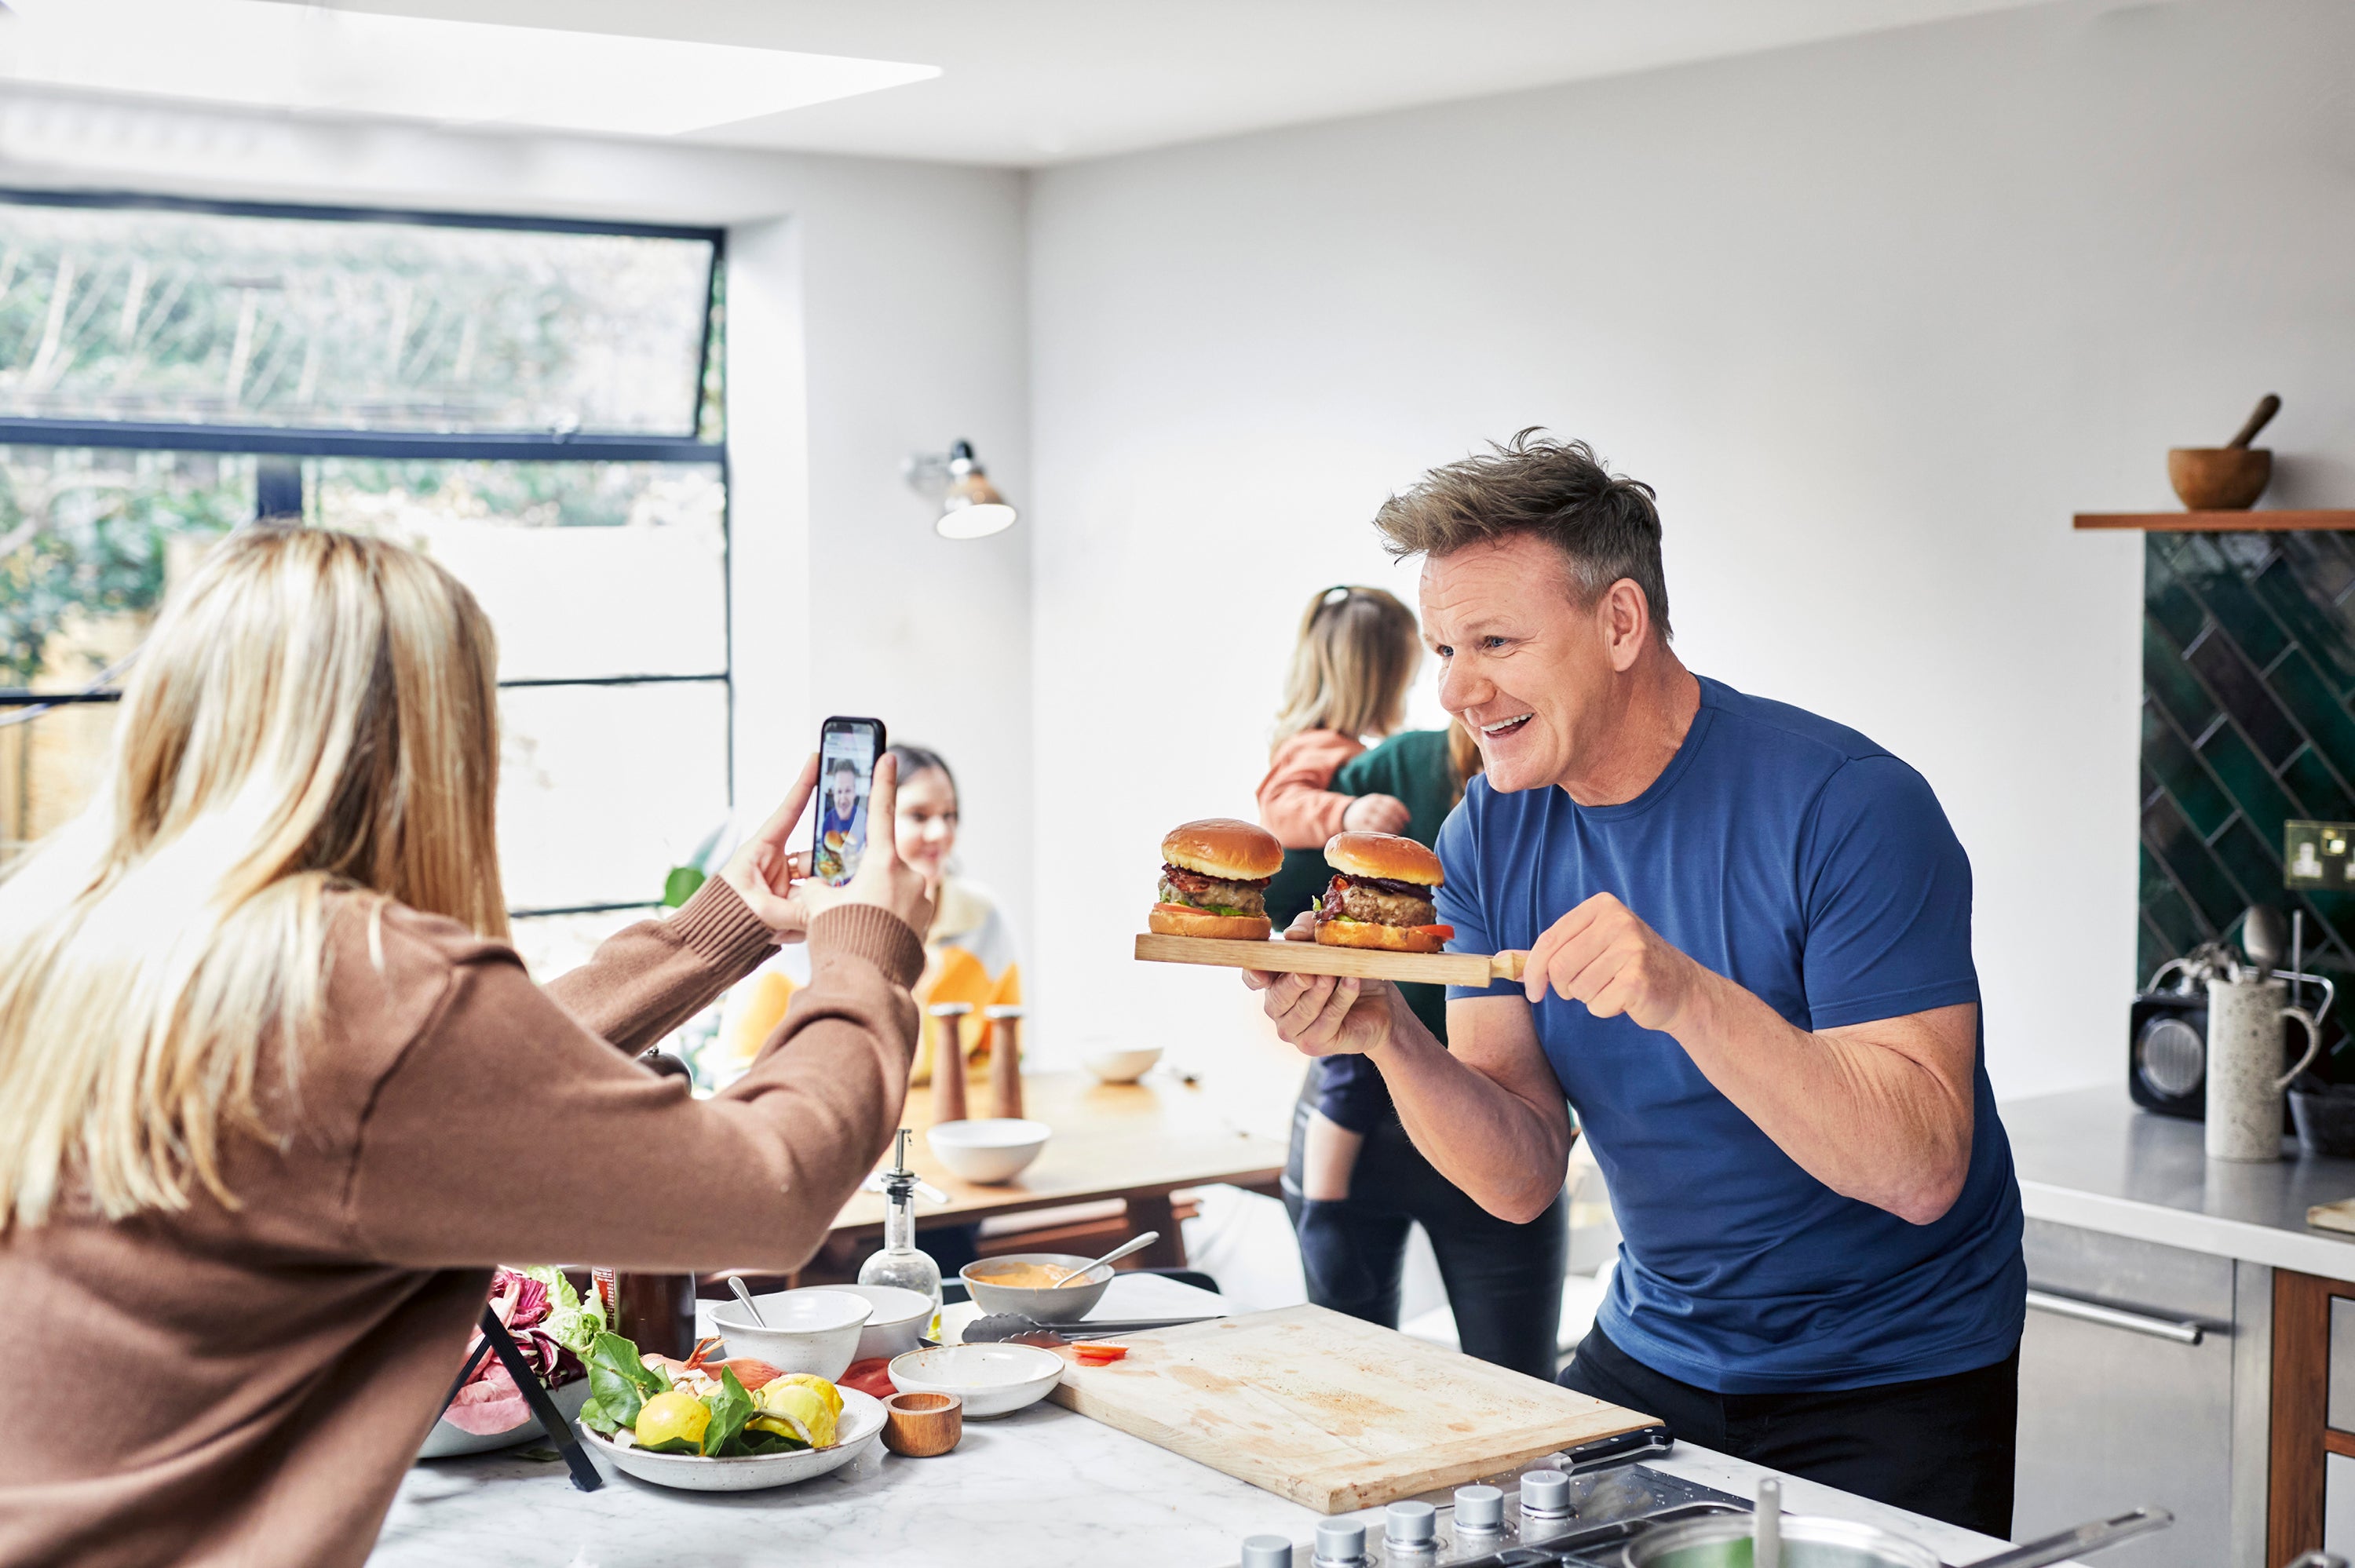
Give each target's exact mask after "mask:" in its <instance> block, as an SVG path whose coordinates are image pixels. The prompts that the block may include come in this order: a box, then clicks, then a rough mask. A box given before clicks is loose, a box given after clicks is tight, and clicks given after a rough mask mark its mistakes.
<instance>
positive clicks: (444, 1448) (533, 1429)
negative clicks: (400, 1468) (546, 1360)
mask: <svg viewBox="0 0 2355 1568" xmlns="http://www.w3.org/2000/svg"><path fill="white" fill-rule="evenodd" d="M548 1397H549V1398H550V1399H552V1400H554V1401H556V1411H557V1414H559V1415H561V1416H563V1417H564V1419H565V1420H566V1421H567V1422H570V1421H572V1420H573V1419H574V1418H575V1417H577V1416H579V1415H580V1414H581V1406H582V1405H584V1404H588V1403H589V1380H588V1379H587V1378H585V1377H577V1378H574V1379H573V1380H572V1381H571V1382H570V1383H559V1384H558V1385H557V1386H556V1387H554V1388H551V1389H549V1391H548ZM547 1435H548V1429H547V1428H546V1427H544V1426H542V1425H540V1424H539V1417H538V1416H537V1415H527V1416H525V1417H524V1418H523V1423H522V1425H517V1426H510V1427H508V1428H507V1429H506V1431H504V1432H490V1433H485V1434H483V1435H481V1436H477V1435H476V1434H474V1433H472V1432H468V1431H466V1430H465V1429H464V1428H463V1427H458V1426H453V1425H450V1422H449V1419H448V1417H446V1416H445V1417H443V1418H442V1420H440V1421H436V1422H435V1423H434V1424H433V1430H432V1431H431V1432H428V1433H427V1434H426V1435H425V1442H424V1444H423V1445H422V1446H421V1447H419V1449H418V1450H417V1457H419V1458H421V1459H454V1458H456V1457H459V1456H460V1455H462V1454H487V1453H489V1452H490V1451H491V1450H492V1449H494V1448H512V1447H514V1446H516V1445H517V1444H518V1443H528V1442H530V1441H531V1440H532V1439H533V1438H535V1437H544V1436H547Z"/></svg>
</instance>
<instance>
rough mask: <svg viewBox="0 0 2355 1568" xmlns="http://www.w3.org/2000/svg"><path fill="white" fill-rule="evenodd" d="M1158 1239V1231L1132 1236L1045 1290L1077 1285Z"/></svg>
mask: <svg viewBox="0 0 2355 1568" xmlns="http://www.w3.org/2000/svg"><path fill="white" fill-rule="evenodd" d="M1160 1239H1161V1233H1160V1232H1159V1231H1147V1232H1146V1233H1145V1234H1143V1235H1141V1236H1132V1237H1130V1238H1129V1239H1128V1240H1126V1241H1124V1242H1123V1243H1121V1244H1120V1245H1118V1246H1116V1247H1114V1248H1113V1249H1112V1250H1111V1251H1110V1252H1108V1253H1106V1254H1104V1255H1103V1256H1102V1257H1100V1258H1097V1259H1095V1260H1094V1261H1093V1262H1091V1263H1083V1264H1082V1265H1080V1266H1079V1267H1077V1268H1075V1269H1073V1270H1071V1273H1069V1274H1067V1275H1065V1276H1063V1277H1062V1278H1060V1279H1059V1280H1057V1281H1055V1283H1054V1284H1052V1285H1050V1286H1049V1287H1047V1288H1048V1289H1050V1290H1060V1289H1062V1288H1063V1287H1065V1286H1067V1285H1077V1284H1079V1283H1080V1282H1081V1281H1082V1280H1084V1279H1086V1278H1087V1277H1088V1276H1089V1275H1091V1274H1093V1273H1094V1272H1095V1271H1096V1270H1097V1269H1099V1268H1102V1267H1103V1266H1104V1265H1105V1264H1107V1263H1118V1262H1119V1261H1120V1260H1121V1259H1122V1258H1124V1257H1126V1256H1127V1255H1129V1254H1130V1253H1133V1252H1135V1250H1136V1249H1137V1248H1139V1247H1146V1246H1151V1245H1153V1244H1154V1243H1155V1242H1157V1241H1159V1240H1160Z"/></svg>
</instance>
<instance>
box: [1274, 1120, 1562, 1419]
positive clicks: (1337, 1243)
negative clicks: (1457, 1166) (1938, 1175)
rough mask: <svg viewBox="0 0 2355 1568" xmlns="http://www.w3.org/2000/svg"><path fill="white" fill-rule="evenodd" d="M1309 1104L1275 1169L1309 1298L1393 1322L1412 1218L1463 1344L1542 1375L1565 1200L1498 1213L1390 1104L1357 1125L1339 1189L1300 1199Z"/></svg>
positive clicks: (1552, 1322) (1557, 1318)
mask: <svg viewBox="0 0 2355 1568" xmlns="http://www.w3.org/2000/svg"><path fill="white" fill-rule="evenodd" d="M1310 1109H1311V1104H1310V1102H1309V1101H1308V1100H1306V1099H1305V1098H1304V1099H1303V1100H1302V1101H1301V1103H1300V1104H1299V1105H1298V1106H1297V1107H1295V1110H1294V1112H1293V1120H1292V1159H1291V1162H1290V1164H1289V1165H1288V1166H1287V1167H1286V1169H1285V1171H1284V1208H1285V1209H1286V1210H1288V1211H1289V1212H1290V1213H1291V1215H1292V1228H1293V1231H1294V1233H1295V1234H1296V1235H1297V1236H1298V1237H1299V1238H1300V1264H1301V1268H1302V1271H1303V1272H1304V1273H1305V1274H1306V1275H1307V1277H1308V1299H1309V1300H1311V1301H1313V1302H1315V1303H1316V1305H1317V1306H1319V1307H1329V1308H1332V1309H1333V1310H1334V1311H1336V1312H1346V1313H1348V1315H1349V1316H1350V1317H1352V1318H1359V1319H1364V1320H1365V1321H1366V1322H1369V1323H1379V1324H1380V1325H1381V1326H1382V1327H1383V1328H1385V1329H1395V1328H1397V1327H1398V1319H1399V1284H1400V1279H1401V1276H1402V1274H1403V1272H1404V1270H1405V1265H1406V1238H1407V1228H1408V1226H1409V1225H1411V1224H1421V1225H1422V1226H1423V1232H1424V1234H1427V1235H1429V1236H1430V1237H1431V1250H1432V1252H1433V1254H1434V1255H1436V1256H1437V1257H1438V1259H1439V1276H1440V1278H1441V1279H1442V1280H1443V1281H1444V1283H1445V1284H1446V1287H1447V1304H1448V1306H1449V1307H1450V1308H1453V1309H1454V1311H1455V1329H1456V1333H1457V1335H1458V1336H1459V1337H1460V1339H1461V1340H1462V1342H1463V1346H1464V1351H1465V1354H1466V1355H1472V1356H1477V1357H1479V1358H1480V1359H1481V1360H1482V1361H1494V1362H1495V1363H1496V1364H1497V1365H1498V1366H1501V1367H1510V1368H1512V1369H1513V1370H1514V1371H1515V1372H1527V1373H1529V1375H1530V1376H1531V1377H1541V1378H1546V1379H1549V1380H1550V1379H1551V1378H1552V1376H1553V1374H1554V1363H1555V1360H1556V1357H1555V1354H1554V1338H1555V1335H1556V1334H1557V1333H1559V1332H1560V1330H1561V1277H1562V1273H1563V1271H1564V1270H1565V1269H1566V1268H1567V1267H1568V1266H1569V1263H1570V1210H1569V1206H1568V1204H1567V1203H1566V1202H1564V1201H1563V1200H1562V1199H1561V1197H1559V1196H1557V1197H1556V1198H1555V1199H1554V1201H1553V1204H1552V1206H1551V1207H1550V1208H1548V1209H1547V1210H1546V1212H1545V1213H1542V1214H1540V1215H1539V1216H1538V1217H1537V1218H1536V1219H1534V1220H1531V1221H1530V1222H1529V1224H1525V1225H1517V1224H1511V1223H1510V1222H1508V1221H1506V1220H1500V1219H1498V1218H1497V1217H1496V1216H1495V1215H1494V1214H1491V1213H1488V1212H1487V1210H1485V1209H1483V1208H1481V1207H1480V1205H1479V1204H1477V1203H1476V1202H1473V1201H1472V1200H1471V1199H1470V1198H1468V1197H1466V1196H1465V1194H1464V1192H1463V1190H1462V1189H1460V1188H1458V1187H1456V1186H1455V1185H1454V1184H1453V1183H1451V1182H1450V1181H1448V1180H1447V1178H1445V1177H1444V1176H1442V1175H1441V1174H1440V1173H1439V1172H1438V1171H1435V1170H1433V1168H1432V1164H1431V1161H1429V1160H1425V1159H1424V1158H1423V1154H1422V1152H1421V1151H1420V1150H1417V1149H1416V1148H1415V1146H1414V1143H1413V1140H1412V1139H1410V1138H1408V1137H1407V1133H1406V1128H1403V1127H1401V1126H1400V1125H1399V1119H1398V1115H1397V1113H1396V1112H1395V1111H1393V1112H1391V1114H1390V1115H1388V1116H1386V1117H1384V1118H1382V1119H1381V1121H1380V1122H1379V1123H1378V1124H1377V1125H1376V1126H1375V1128H1374V1130H1373V1131H1371V1132H1369V1133H1368V1134H1367V1135H1366V1141H1365V1145H1364V1147H1363V1148H1361V1149H1359V1151H1358V1164H1357V1168H1356V1169H1355V1170H1354V1171H1352V1172H1351V1173H1350V1177H1349V1195H1348V1197H1346V1198H1340V1199H1334V1200H1330V1201H1327V1200H1323V1199H1309V1198H1304V1197H1302V1196H1301V1192H1300V1150H1301V1139H1302V1137H1303V1136H1304V1134H1305V1129H1306V1128H1307V1125H1308V1113H1309V1110H1310Z"/></svg>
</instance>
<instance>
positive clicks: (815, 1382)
mask: <svg viewBox="0 0 2355 1568" xmlns="http://www.w3.org/2000/svg"><path fill="white" fill-rule="evenodd" d="M778 1383H798V1384H800V1385H801V1386H802V1387H804V1388H806V1389H809V1390H812V1391H813V1392H815V1393H816V1394H817V1396H818V1397H819V1398H820V1399H822V1400H824V1401H826V1409H828V1410H830V1411H832V1412H833V1413H834V1415H835V1418H836V1419H837V1420H840V1419H841V1418H842V1395H841V1394H840V1393H838V1392H837V1390H836V1389H835V1386H834V1384H832V1383H828V1382H826V1379H824V1378H822V1377H820V1376H818V1375H817V1373H815V1372H786V1373H784V1374H783V1375H782V1376H779V1377H776V1378H773V1379H771V1380H770V1382H769V1384H768V1386H769V1387H771V1388H774V1387H775V1386H776V1385H777V1384H778Z"/></svg>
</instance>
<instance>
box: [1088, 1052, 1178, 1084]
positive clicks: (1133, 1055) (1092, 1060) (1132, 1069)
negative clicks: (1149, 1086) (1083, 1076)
mask: <svg viewBox="0 0 2355 1568" xmlns="http://www.w3.org/2000/svg"><path fill="white" fill-rule="evenodd" d="M1159 1060H1161V1047H1160V1046H1158V1045H1148V1046H1146V1047H1145V1048H1144V1049H1143V1050H1141V1051H1098V1052H1096V1053H1095V1054H1093V1055H1090V1056H1082V1057H1081V1058H1080V1065H1081V1066H1082V1067H1085V1068H1086V1069H1087V1070H1088V1073H1089V1075H1091V1076H1092V1077H1093V1078H1094V1079H1095V1081H1096V1082H1098V1083H1100V1084H1133V1083H1135V1082H1136V1080H1137V1079H1139V1078H1141V1077H1143V1076H1145V1075H1146V1074H1147V1073H1149V1072H1151V1071H1152V1070H1153V1064H1155V1063H1156V1062H1158V1061H1159Z"/></svg>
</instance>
